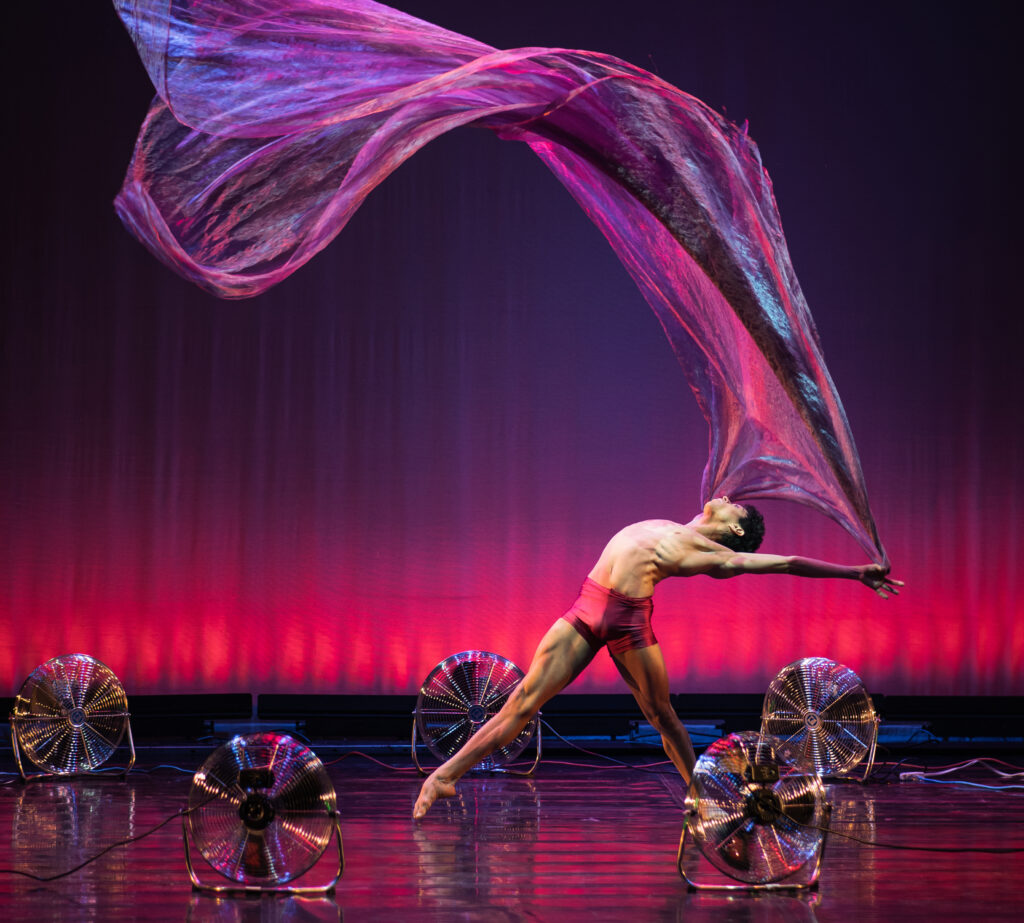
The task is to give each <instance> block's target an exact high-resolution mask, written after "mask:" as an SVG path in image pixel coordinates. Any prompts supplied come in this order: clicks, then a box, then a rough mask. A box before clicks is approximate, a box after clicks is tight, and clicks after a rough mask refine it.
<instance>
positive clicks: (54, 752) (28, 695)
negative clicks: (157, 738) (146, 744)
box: [10, 654, 135, 779]
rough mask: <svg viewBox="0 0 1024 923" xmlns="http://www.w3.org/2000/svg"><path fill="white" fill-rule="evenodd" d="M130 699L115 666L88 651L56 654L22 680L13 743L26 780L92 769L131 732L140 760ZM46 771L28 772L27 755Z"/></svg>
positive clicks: (14, 714)
mask: <svg viewBox="0 0 1024 923" xmlns="http://www.w3.org/2000/svg"><path fill="white" fill-rule="evenodd" d="M128 718H129V715H128V699H127V698H126V697H125V694H124V688H123V687H122V686H121V684H120V682H118V679H117V677H116V676H115V675H114V674H113V673H112V672H111V670H110V668H109V667H107V666H105V665H104V664H102V663H100V662H99V661H98V660H96V659H95V658H93V657H89V656H88V655H86V654H66V655H64V656H63V657H54V658H53V659H52V660H48V661H46V663H44V664H41V665H40V666H38V667H36V668H35V669H34V670H33V671H32V672H31V673H30V674H29V676H28V678H27V679H26V680H25V682H24V683H23V684H22V687H21V691H20V692H19V693H18V696H17V698H16V699H15V700H14V708H13V709H12V710H11V717H10V723H11V745H12V747H13V749H14V758H15V761H16V762H17V764H18V771H19V772H20V773H21V776H22V778H23V779H39V778H43V777H47V776H55V775H70V774H72V773H79V772H92V771H93V770H95V769H97V768H98V767H99V766H101V765H102V764H103V763H105V762H106V761H107V760H108V759H110V756H111V754H113V752H114V751H115V750H116V749H117V748H118V746H119V745H120V743H121V740H122V739H123V738H124V737H125V735H127V737H128V746H129V748H130V750H131V757H130V759H129V762H128V765H127V766H126V767H124V771H125V772H126V773H127V772H128V770H129V769H131V768H132V766H133V765H134V764H135V744H134V742H133V741H132V729H131V724H130V722H129V720H128ZM22 752H24V754H25V757H26V759H28V760H29V761H30V762H32V763H33V764H35V765H36V766H38V767H39V768H40V769H41V770H42V772H37V773H32V774H26V772H25V769H24V766H23V765H22V761H21V756H22Z"/></svg>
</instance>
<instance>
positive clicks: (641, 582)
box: [413, 497, 903, 818]
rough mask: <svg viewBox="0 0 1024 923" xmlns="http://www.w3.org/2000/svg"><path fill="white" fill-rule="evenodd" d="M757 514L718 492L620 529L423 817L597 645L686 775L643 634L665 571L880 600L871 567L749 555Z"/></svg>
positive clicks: (424, 806)
mask: <svg viewBox="0 0 1024 923" xmlns="http://www.w3.org/2000/svg"><path fill="white" fill-rule="evenodd" d="M763 535H764V520H763V518H762V517H761V514H760V513H759V512H758V511H757V510H756V509H754V508H753V507H743V506H740V505H738V504H735V503H731V502H730V501H729V498H728V497H721V498H720V499H715V500H711V501H709V502H708V503H707V504H705V506H704V509H703V511H702V512H701V513H700V514H699V515H697V516H695V517H694V518H693V520H692V521H690V522H689V523H687V524H686V525H683V524H682V523H678V522H671V521H669V520H667V519H651V520H647V521H646V522H638V523H635V524H634V525H631V526H626V528H625V529H623V530H622V531H621V532H619V533H617V534H616V535H615V536H613V537H612V540H611V541H610V542H609V543H608V545H607V547H606V548H605V549H604V551H603V552H602V553H601V557H600V558H599V559H598V562H597V564H595V565H594V568H593V570H591V572H590V575H589V577H588V578H587V580H586V582H585V583H584V584H583V589H582V590H581V591H580V595H579V598H578V599H577V600H576V602H575V603H574V604H573V606H572V608H571V609H570V610H569V611H568V612H566V613H565V615H563V616H562V617H561V618H560V619H559V620H558V621H557V622H555V624H554V625H552V626H551V628H550V629H549V630H548V633H547V634H546V635H545V636H544V638H543V639H542V640H541V642H540V645H539V646H538V647H537V652H536V653H535V654H534V656H533V662H532V663H531V664H530V669H529V670H528V671H527V673H526V676H525V677H524V678H523V681H522V682H521V683H520V684H519V686H517V687H516V689H515V691H514V692H513V693H512V695H510V696H509V698H508V701H507V702H506V703H505V705H504V707H502V709H501V711H499V712H498V714H496V715H495V716H494V717H493V718H491V720H490V721H488V722H487V723H486V724H484V725H483V727H481V728H480V730H479V731H477V733H476V734H474V735H473V736H472V737H471V738H470V739H469V740H468V741H467V742H466V744H465V746H463V747H462V749H461V750H459V752H458V753H456V754H455V755H454V756H453V757H452V758H451V759H450V760H448V761H447V762H446V763H444V764H443V765H442V766H439V767H438V768H437V769H436V770H435V771H434V772H433V773H431V775H430V776H429V777H428V778H427V780H426V781H425V782H424V783H423V788H422V789H421V790H420V795H419V798H418V799H417V801H416V806H415V808H414V809H413V817H416V818H419V817H422V816H423V815H424V814H426V813H427V811H428V810H429V809H430V806H431V805H432V804H433V803H434V802H435V801H436V800H437V799H438V798H446V797H450V796H452V795H454V794H455V782H456V781H457V780H458V779H460V778H461V777H462V776H463V775H464V774H465V773H466V772H467V771H468V770H469V769H471V768H472V767H473V766H474V765H476V764H477V763H478V762H480V760H482V759H484V757H486V756H488V755H489V754H490V753H492V752H493V751H494V750H496V749H497V748H498V747H501V746H504V745H505V744H507V743H509V742H511V741H512V740H514V739H515V737H516V735H518V734H519V732H520V731H521V730H522V729H523V728H524V727H526V725H527V724H528V723H529V722H530V721H531V720H532V719H533V716H534V715H536V714H537V712H538V711H540V708H541V706H542V705H543V704H544V703H545V702H547V700H548V699H550V698H551V697H552V696H554V695H555V694H556V693H557V692H560V691H561V690H562V689H563V688H564V687H565V686H567V685H568V684H569V683H571V682H572V681H573V680H574V679H575V678H576V677H577V676H578V675H579V674H580V673H581V672H582V670H583V668H584V667H586V665H587V664H588V663H590V661H591V660H593V659H594V655H595V654H596V653H597V652H598V650H600V649H601V647H603V646H604V645H605V644H607V645H608V650H609V653H610V654H611V656H612V659H613V660H614V661H615V666H616V667H618V669H619V672H620V673H621V674H622V677H623V679H625V681H626V682H627V683H628V684H629V686H630V688H631V689H632V690H633V695H634V696H636V700H637V702H638V703H639V704H640V710H641V711H642V712H643V713H644V717H645V718H646V719H647V720H648V721H649V722H650V723H651V726H652V727H654V729H655V730H657V731H658V732H659V733H660V734H661V741H662V744H663V746H664V747H665V752H666V753H667V754H668V756H669V758H670V759H671V760H672V762H673V763H675V766H676V768H677V769H678V770H679V773H680V775H682V777H683V780H684V781H685V782H689V781H690V772H691V771H692V769H693V765H694V763H695V762H696V758H695V756H694V752H693V746H692V745H691V743H690V736H689V734H687V733H686V728H684V727H683V725H682V723H681V722H680V720H679V718H678V716H677V715H676V713H675V710H674V709H673V708H672V705H671V703H670V701H669V691H668V674H667V673H666V671H665V661H664V659H663V658H662V656H661V648H660V647H658V643H657V641H656V640H655V638H654V633H653V632H652V631H651V610H652V603H651V594H652V593H653V592H654V587H655V585H656V584H657V583H658V582H659V581H661V580H664V579H665V578H666V577H693V576H695V575H696V574H707V575H708V576H709V577H716V578H719V579H723V578H726V577H737V576H739V575H740V574H795V575H796V576H799V577H845V578H848V579H853V580H860V581H861V582H862V583H863V584H865V585H866V586H868V587H870V588H871V589H872V590H874V591H875V592H876V593H878V595H879V596H881V597H882V598H883V599H885V598H886V592H889V593H898V592H899V591H898V590H897V589H896V587H897V586H902V585H903V583H902V581H900V580H892V579H890V578H889V577H888V576H887V575H888V571H889V569H888V568H887V567H882V566H880V565H878V564H868V565H864V566H861V567H848V566H846V565H843V564H829V563H827V562H825V561H815V560H812V559H810V558H800V557H781V556H779V555H774V554H754V553H753V552H755V551H756V550H757V548H758V546H759V545H760V544H761V538H762V536H763Z"/></svg>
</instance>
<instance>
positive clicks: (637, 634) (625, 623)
mask: <svg viewBox="0 0 1024 923" xmlns="http://www.w3.org/2000/svg"><path fill="white" fill-rule="evenodd" d="M653 611H654V602H653V601H652V600H651V597H650V596H644V597H636V596H625V595H623V594H622V593H619V592H618V591H616V590H610V589H608V587H603V586H601V584H599V583H595V582H594V581H593V580H591V579H590V578H589V577H587V579H586V580H584V581H583V587H582V588H581V589H580V595H579V596H578V597H577V598H576V602H574V603H573V604H572V608H570V609H569V611H568V612H566V613H565V615H563V616H562V618H563V619H565V620H566V621H567V622H568V623H569V624H570V625H572V627H573V628H575V629H576V631H578V632H579V633H580V634H581V635H582V636H583V638H584V640H585V641H586V642H587V644H589V645H590V646H591V647H592V648H593V649H594V650H595V651H597V650H600V649H601V648H602V647H604V645H606V644H607V645H608V650H609V651H610V652H611V653H612V654H620V653H622V652H623V651H632V650H636V649H637V648H641V647H650V646H651V645H652V644H657V643H658V639H657V638H655V637H654V631H653V629H652V628H651V613H652V612H653Z"/></svg>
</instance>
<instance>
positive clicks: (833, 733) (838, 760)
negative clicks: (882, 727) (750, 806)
mask: <svg viewBox="0 0 1024 923" xmlns="http://www.w3.org/2000/svg"><path fill="white" fill-rule="evenodd" d="M761 733H762V734H770V735H772V736H774V737H777V738H779V740H781V741H782V742H783V744H784V745H785V746H786V748H787V750H788V751H789V753H790V756H791V758H792V759H794V760H795V761H796V762H798V763H799V764H800V765H802V766H805V767H807V768H813V769H814V770H815V771H816V772H817V773H818V774H819V775H822V776H847V775H849V774H850V773H851V772H853V770H854V769H856V768H857V766H859V765H860V764H861V763H862V762H864V761H865V759H866V764H865V768H864V774H863V776H862V779H866V778H867V777H868V775H869V774H870V772H871V767H872V766H873V765H874V762H875V748H876V747H877V745H878V715H877V714H876V713H875V708H874V705H873V704H872V702H871V696H869V695H868V693H867V690H866V689H865V688H864V684H863V683H862V682H861V680H860V677H859V676H858V675H857V674H856V673H854V672H853V670H851V669H850V668H849V667H844V666H843V665H842V664H839V663H836V662H835V661H834V660H828V659H827V658H825V657H804V658H803V659H802V660H797V661H795V662H794V663H791V664H789V666H787V667H784V668H783V669H782V670H781V671H780V672H779V674H778V676H776V677H775V679H773V680H772V681H771V683H770V684H769V686H768V691H767V693H765V697H764V706H763V708H762V710H761Z"/></svg>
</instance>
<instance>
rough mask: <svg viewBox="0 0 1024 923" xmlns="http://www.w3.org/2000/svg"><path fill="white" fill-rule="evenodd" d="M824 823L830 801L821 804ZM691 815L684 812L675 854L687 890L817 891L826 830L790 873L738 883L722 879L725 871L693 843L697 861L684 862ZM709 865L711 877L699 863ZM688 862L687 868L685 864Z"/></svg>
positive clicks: (826, 820) (830, 810)
mask: <svg viewBox="0 0 1024 923" xmlns="http://www.w3.org/2000/svg"><path fill="white" fill-rule="evenodd" d="M824 814H825V818H824V820H825V824H824V826H825V827H826V828H827V827H828V826H829V822H830V820H831V817H832V807H831V805H829V804H827V803H826V804H825V805H824ZM691 817H692V815H687V816H686V820H685V822H684V823H683V834H682V836H681V837H680V838H679V853H678V855H677V857H676V866H677V868H678V869H679V875H680V876H681V877H682V879H683V880H684V881H685V882H686V886H687V890H689V891H816V890H817V889H818V877H819V876H820V875H821V863H822V860H823V858H824V855H825V841H826V840H827V839H828V833H827V832H826V833H824V834H822V837H821V843H819V844H818V850H817V852H816V853H815V854H814V856H812V857H811V858H810V859H808V860H807V861H806V862H805V863H804V864H803V865H801V866H800V868H798V869H797V870H796V871H795V872H793V873H792V874H790V875H786V876H785V877H783V878H780V879H778V880H776V881H768V882H739V881H737V884H727V883H726V882H725V880H724V879H726V878H727V876H726V874H725V873H724V872H721V871H719V870H718V869H715V868H714V866H712V865H711V863H710V862H709V861H708V860H707V859H706V858H705V857H704V856H703V854H701V853H700V849H699V848H697V847H696V846H694V848H696V849H697V852H698V858H697V860H696V862H686V846H687V841H688V840H691V839H692V838H691V837H690V835H689V834H690V819H691ZM702 863H703V865H704V866H707V867H709V868H711V869H712V870H713V871H714V872H716V873H717V876H718V877H717V878H715V879H711V878H708V877H705V876H704V875H701V874H700V873H699V871H698V870H699V869H700V868H701V864H702ZM687 866H689V868H687Z"/></svg>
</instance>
